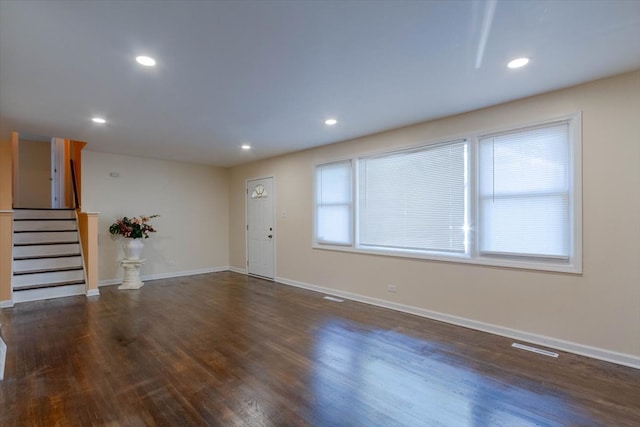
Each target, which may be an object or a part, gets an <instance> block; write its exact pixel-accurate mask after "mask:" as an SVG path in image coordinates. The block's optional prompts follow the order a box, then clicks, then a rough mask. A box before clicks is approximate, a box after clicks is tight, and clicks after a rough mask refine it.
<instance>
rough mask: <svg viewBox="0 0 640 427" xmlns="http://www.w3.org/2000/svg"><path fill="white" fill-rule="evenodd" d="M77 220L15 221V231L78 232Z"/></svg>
mask: <svg viewBox="0 0 640 427" xmlns="http://www.w3.org/2000/svg"><path fill="white" fill-rule="evenodd" d="M77 229H78V228H77V227H76V221H75V220H64V221H48V220H39V221H15V222H14V223H13V231H40V230H42V231H46V230H77Z"/></svg>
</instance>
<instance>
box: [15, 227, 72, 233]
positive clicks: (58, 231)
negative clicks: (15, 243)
mask: <svg viewBox="0 0 640 427" xmlns="http://www.w3.org/2000/svg"><path fill="white" fill-rule="evenodd" d="M69 231H78V229H77V228H74V229H72V230H13V233H14V234H22V233H67V232H69Z"/></svg>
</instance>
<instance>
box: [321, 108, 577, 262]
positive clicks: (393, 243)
mask: <svg viewBox="0 0 640 427" xmlns="http://www.w3.org/2000/svg"><path fill="white" fill-rule="evenodd" d="M580 127H581V124H580V117H579V115H575V116H571V117H568V118H566V119H562V120H555V121H550V122H547V123H543V124H538V125H535V126H529V127H525V128H518V129H510V130H503V131H500V132H492V133H485V134H469V135H467V137H466V138H465V139H460V140H455V141H450V142H445V143H442V142H440V143H435V144H428V145H424V146H422V147H419V148H413V149H410V150H404V151H394V152H389V153H380V154H377V155H370V156H364V157H359V158H354V159H350V160H345V161H340V162H335V163H327V164H322V165H318V166H316V169H315V171H316V172H315V173H316V179H315V182H316V187H315V212H316V213H315V235H314V246H315V247H321V248H334V249H338V250H347V251H357V252H370V253H376V254H388V255H396V256H409V257H420V258H428V259H439V260H453V261H459V262H470V263H478V264H489V265H500V266H508V267H519V268H531V269H542V270H553V271H566V272H580V271H581V269H582V265H581V211H580V207H581V203H580V192H581V178H580V163H581V159H580Z"/></svg>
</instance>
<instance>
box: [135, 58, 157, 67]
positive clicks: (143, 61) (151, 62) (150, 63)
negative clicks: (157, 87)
mask: <svg viewBox="0 0 640 427" xmlns="http://www.w3.org/2000/svg"><path fill="white" fill-rule="evenodd" d="M136 62H138V64H140V65H144V66H145V67H153V66H154V65H156V60H155V59H153V58H151V57H150V56H144V55H142V56H136Z"/></svg>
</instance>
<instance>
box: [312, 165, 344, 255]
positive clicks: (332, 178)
mask: <svg viewBox="0 0 640 427" xmlns="http://www.w3.org/2000/svg"><path fill="white" fill-rule="evenodd" d="M352 186H353V184H352V178H351V161H343V162H336V163H329V164H324V165H319V166H317V167H316V177H315V240H316V242H318V243H324V244H337V245H350V244H351V243H352V242H353V232H352V228H353V227H352V224H353V219H352V217H353V202H352V193H353V191H352Z"/></svg>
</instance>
